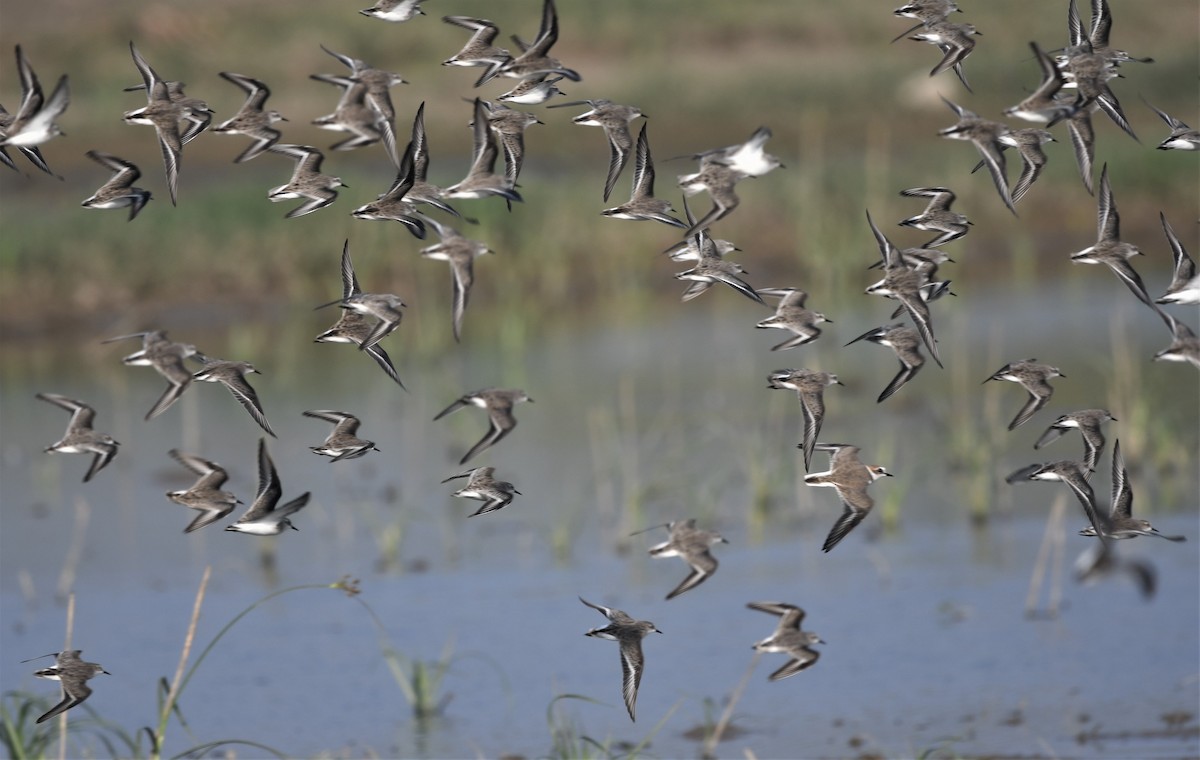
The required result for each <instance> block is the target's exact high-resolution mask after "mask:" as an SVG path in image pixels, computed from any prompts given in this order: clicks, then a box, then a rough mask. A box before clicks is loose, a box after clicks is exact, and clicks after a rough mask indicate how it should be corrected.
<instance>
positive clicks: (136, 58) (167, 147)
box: [124, 42, 192, 206]
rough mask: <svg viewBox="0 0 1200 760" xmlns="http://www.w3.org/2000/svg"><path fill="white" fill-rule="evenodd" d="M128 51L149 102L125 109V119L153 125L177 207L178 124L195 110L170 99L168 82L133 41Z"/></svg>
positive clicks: (180, 147) (181, 149) (173, 202)
mask: <svg viewBox="0 0 1200 760" xmlns="http://www.w3.org/2000/svg"><path fill="white" fill-rule="evenodd" d="M129 53H130V55H132V56H133V63H134V65H135V66H137V70H138V72H139V73H141V75H142V82H143V84H144V85H145V88H146V105H145V106H143V107H141V108H137V109H134V110H133V111H126V112H125V116H124V119H125V122H126V123H128V124H145V125H148V126H152V127H154V131H155V133H157V135H158V144H159V148H161V150H162V156H163V166H164V168H165V169H166V173H167V190H168V191H169V192H170V194H171V205H172V206H174V205H175V204H176V200H177V196H178V195H179V166H180V162H181V160H182V151H183V135H182V134H181V133H180V131H179V123H180V122H181V121H184V120H187V119H188V118H189V117H190V116H191V115H192V111H191V109H190V108H189V107H187V106H186V105H184V104H181V103H176V102H174V101H172V100H171V95H170V92H169V90H168V89H167V83H166V82H164V81H163V79H162V78H161V77H160V76H159V75H158V73H157V72H155V71H154V69H152V68H151V67H150V64H148V63H146V59H145V58H142V55H141V53H139V52H138V49H137V47H135V46H134V44H133V43H132V42H130V43H129Z"/></svg>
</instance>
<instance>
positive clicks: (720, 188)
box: [679, 158, 746, 237]
mask: <svg viewBox="0 0 1200 760" xmlns="http://www.w3.org/2000/svg"><path fill="white" fill-rule="evenodd" d="M745 178H746V175H745V174H742V173H741V172H740V171H738V170H737V169H735V168H734V167H732V166H727V165H726V164H723V163H720V162H719V161H717V160H713V159H712V158H704V159H701V161H700V170H699V171H697V172H694V173H692V174H681V175H679V187H680V189H682V190H683V192H684V194H685V195H688V196H691V195H696V194H697V193H699V192H701V191H707V192H708V197H709V199H710V200H711V201H712V203H713V206H712V208H711V209H709V211H708V213H707V214H705V215H704V216H703V217H701V218H700V220H699V221H698V222H696V223H695V224H693V225H692V226H691V227H689V228H688V230H687V232H686V233H685V236H686V237H691V236H692V235H695V234H696V233H697V232H698V231H700V230H703V229H707V228H708V227H710V226H712V225H713V224H714V223H716V222H717V221H719V220H721V219H724V218H725V217H726V216H728V215H729V214H730V212H732V211H733V210H734V209H736V208H737V207H738V204H739V203H740V202H741V200H740V199H739V198H738V196H737V192H736V191H735V189H734V188H735V186H736V185H737V183H738V182H741V181H742V180H743V179H745Z"/></svg>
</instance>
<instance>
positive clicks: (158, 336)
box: [101, 330, 196, 420]
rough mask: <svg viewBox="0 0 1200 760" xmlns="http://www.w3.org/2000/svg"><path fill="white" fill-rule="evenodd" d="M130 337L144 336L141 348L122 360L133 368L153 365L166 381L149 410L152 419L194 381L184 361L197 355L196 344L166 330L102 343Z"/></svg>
mask: <svg viewBox="0 0 1200 760" xmlns="http://www.w3.org/2000/svg"><path fill="white" fill-rule="evenodd" d="M127 338H141V339H142V348H141V350H140V351H135V352H133V353H132V354H130V355H129V356H126V357H125V358H124V359H122V360H121V363H122V364H127V365H129V366H131V367H153V368H154V371H155V372H157V373H158V374H160V375H162V376H163V378H164V379H165V380H166V381H167V387H166V389H165V390H164V391H163V393H162V395H161V396H159V398H158V401H156V402H154V406H152V407H150V411H148V412H146V417H145V419H146V420H152V419H154V418H155V417H157V416H158V415H160V414H162V413H163V412H165V411H167V409H170V408H171V405H172V404H174V403H175V402H176V401H178V400H179V397H180V396H182V395H183V392H184V391H185V390H187V388H188V386H189V385H190V384H191V382H192V372H191V370H189V369H188V368H187V367H185V366H184V365H183V361H184V359H187V358H188V357H190V356H194V355H195V354H196V347H195V346H193V345H191V344H189V343H175V342H173V341H171V340H168V339H167V334H166V332H164V331H162V330H150V331H148V332H141V333H134V334H132V335H120V336H117V337H116V338H109V339H108V340H105V341H101V342H102V343H112V342H114V341H118V340H125V339H127Z"/></svg>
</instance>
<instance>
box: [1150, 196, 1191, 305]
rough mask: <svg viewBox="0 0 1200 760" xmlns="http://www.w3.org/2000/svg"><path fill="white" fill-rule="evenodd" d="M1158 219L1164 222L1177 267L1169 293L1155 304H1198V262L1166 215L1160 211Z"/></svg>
mask: <svg viewBox="0 0 1200 760" xmlns="http://www.w3.org/2000/svg"><path fill="white" fill-rule="evenodd" d="M1158 219H1159V221H1161V222H1162V228H1163V232H1164V233H1166V235H1167V242H1168V243H1169V244H1170V246H1171V256H1172V258H1174V260H1175V267H1174V270H1173V274H1172V275H1171V284H1170V285H1168V286H1167V292H1166V293H1163V295H1162V298H1159V299H1158V300H1156V301H1155V303H1162V304H1167V303H1178V304H1198V303H1200V277H1198V276H1197V275H1196V262H1194V261H1192V257H1191V256H1189V255H1188V252H1187V249H1185V248H1184V247H1183V243H1181V242H1180V241H1179V238H1178V237H1177V236H1176V235H1175V230H1173V229H1171V225H1170V224H1168V223H1167V217H1166V215H1164V214H1163V213H1162V212H1161V211H1160V212H1158Z"/></svg>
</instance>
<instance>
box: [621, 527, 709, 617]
mask: <svg viewBox="0 0 1200 760" xmlns="http://www.w3.org/2000/svg"><path fill="white" fill-rule="evenodd" d="M655 528H666V529H667V530H668V531H670V535H669V536H668V537H667V540H666V541H664V542H662V543H661V544H655V545H654V546H651V547H650V549H649V553H650V556H651V557H680V558H682V559H683V561H684V562H687V563H688V566H690V567H691V569H692V570H691V572H689V573H688V574H687V577H686V578H684V579H683V580H682V581H680V582H679V585H678V586H676V587H675V588H674V590H672V591H671V593H669V594H667V599H674V598H675V597H677V596H679V595H680V594H682V593H683V592H685V591H691V590H692V589H694V588H696V587H697V586H699V585H700V584H701V583H704V581H706V580H708V576H710V575H712V574H713V573H715V572H716V571H717V560H716V558H715V557H713V555H712V553H711V552H710V551H709V547H711V546H713V545H715V544H727V543H729V542H728V541H726V540H725V539H724V538H723V537H722V536H721V535H720V534H719V533H714V532H713V531H711V530H700V529H699V528H697V527H696V521H695V519H693V518H690V517H689V518H688V519H686V520H672V521H671V522H669V523H666V524H664V525H655V526H653V527H651V528H646V530H639V531H638V532H637V533H634V534H632V535H635V536H636V535H637V534H638V533H645V532H646V531H647V530H654V529H655Z"/></svg>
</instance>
